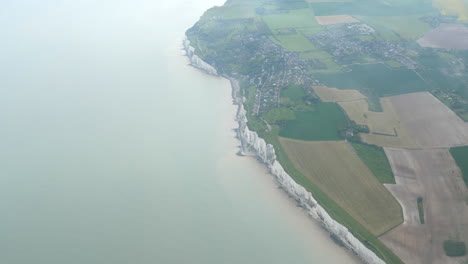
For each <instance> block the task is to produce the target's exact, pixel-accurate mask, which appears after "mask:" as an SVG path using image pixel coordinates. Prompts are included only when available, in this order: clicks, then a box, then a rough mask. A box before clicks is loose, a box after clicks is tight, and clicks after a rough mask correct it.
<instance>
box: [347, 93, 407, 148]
mask: <svg viewBox="0 0 468 264" xmlns="http://www.w3.org/2000/svg"><path fill="white" fill-rule="evenodd" d="M338 104H339V105H340V106H341V107H342V108H343V110H344V111H345V112H346V114H347V115H348V117H349V119H351V120H353V121H354V122H356V124H359V125H366V126H368V127H369V131H370V134H361V139H362V140H363V141H364V142H366V143H368V144H373V145H378V146H382V147H399V148H414V147H416V145H415V143H414V142H413V140H412V139H411V138H410V137H409V136H408V133H407V130H406V129H405V127H404V126H402V124H401V122H400V118H399V117H398V115H397V114H396V112H395V109H394V108H393V106H392V104H391V103H390V101H389V100H388V98H382V99H381V100H380V104H381V105H382V110H383V111H382V112H373V111H369V110H368V109H369V106H368V103H367V101H366V100H356V101H349V102H339V103H338Z"/></svg>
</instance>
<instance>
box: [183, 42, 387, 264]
mask: <svg viewBox="0 0 468 264" xmlns="http://www.w3.org/2000/svg"><path fill="white" fill-rule="evenodd" d="M183 48H184V50H185V52H186V55H187V56H188V57H189V59H190V63H191V65H192V66H193V67H195V68H198V69H200V70H202V71H204V72H205V73H208V74H211V75H215V76H219V75H218V73H217V71H216V69H215V68H214V67H213V66H211V65H209V64H208V63H206V62H204V61H203V60H202V59H201V58H200V57H198V56H197V55H196V54H195V53H194V48H193V47H192V46H190V41H189V40H188V39H185V40H184V41H183ZM220 77H223V78H226V79H228V80H229V81H230V83H231V88H232V100H233V104H234V105H237V113H236V122H237V124H238V128H237V138H238V139H239V141H240V142H241V150H240V154H242V155H248V156H253V157H256V158H257V159H258V160H260V161H261V162H262V163H264V164H265V166H266V167H267V168H268V170H269V172H270V174H271V175H272V176H274V178H275V179H276V181H277V182H278V184H279V185H280V187H281V188H282V189H283V190H284V191H285V192H286V193H287V194H288V195H290V196H291V197H293V198H294V199H295V200H296V201H297V203H298V204H299V205H300V206H301V207H302V208H303V209H304V210H305V211H306V212H307V213H308V214H309V215H310V216H312V217H313V218H314V219H317V220H318V221H319V222H320V223H321V226H322V227H323V228H324V229H325V230H326V231H327V232H329V233H330V235H331V236H332V237H333V238H334V239H336V240H339V241H340V243H341V244H342V245H343V246H344V247H346V248H347V249H349V250H351V251H353V252H354V253H355V254H356V255H357V256H359V257H360V258H361V259H362V260H363V261H364V263H376V264H381V263H382V264H384V263H385V262H384V261H383V260H381V259H380V258H379V257H378V256H377V255H376V254H375V253H374V252H372V251H371V250H370V249H368V248H367V247H366V246H364V245H363V244H362V243H361V241H359V240H358V239H357V238H356V237H354V235H353V234H351V233H350V232H349V230H348V229H347V228H346V227H344V226H343V225H341V224H339V223H338V222H336V221H335V220H334V219H332V218H331V217H330V215H329V214H328V213H327V212H326V211H325V210H324V209H323V208H322V207H321V206H320V204H318V202H317V201H316V200H315V199H314V197H313V196H312V194H311V193H310V192H308V191H307V190H306V189H305V188H304V187H303V186H301V185H299V184H298V183H296V182H295V181H294V180H293V178H292V177H291V176H290V175H289V174H287V173H286V171H285V170H284V169H283V167H282V166H281V164H280V163H279V162H278V161H277V160H276V154H275V149H274V147H273V145H271V144H267V143H266V142H265V140H264V139H263V138H260V137H259V136H258V134H257V133H256V132H254V131H250V130H249V128H248V126H247V123H248V119H247V115H246V110H245V109H244V105H243V99H242V98H239V97H237V91H238V90H239V86H238V82H237V80H235V79H233V78H230V77H229V76H220Z"/></svg>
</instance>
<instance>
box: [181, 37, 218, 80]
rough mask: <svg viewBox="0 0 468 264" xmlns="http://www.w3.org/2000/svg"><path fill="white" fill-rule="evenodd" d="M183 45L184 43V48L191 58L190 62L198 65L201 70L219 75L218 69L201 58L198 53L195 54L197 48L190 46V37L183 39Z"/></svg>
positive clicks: (195, 65) (194, 65)
mask: <svg viewBox="0 0 468 264" xmlns="http://www.w3.org/2000/svg"><path fill="white" fill-rule="evenodd" d="M183 45H184V49H185V51H186V53H187V56H188V57H189V59H190V64H191V65H192V66H193V67H196V68H198V69H200V70H203V71H205V72H207V73H208V74H212V75H218V71H216V69H215V68H214V67H213V66H211V65H209V64H208V63H206V62H204V61H203V60H202V59H200V57H198V56H197V55H196V54H195V49H194V48H193V47H192V46H190V41H189V40H188V39H185V40H184V41H183Z"/></svg>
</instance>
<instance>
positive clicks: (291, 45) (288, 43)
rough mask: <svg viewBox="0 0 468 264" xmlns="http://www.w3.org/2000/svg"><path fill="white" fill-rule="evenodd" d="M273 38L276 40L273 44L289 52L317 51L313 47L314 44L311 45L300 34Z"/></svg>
mask: <svg viewBox="0 0 468 264" xmlns="http://www.w3.org/2000/svg"><path fill="white" fill-rule="evenodd" d="M274 38H275V39H276V40H277V41H275V42H276V43H277V44H278V45H280V46H282V47H283V48H285V49H287V50H289V51H293V52H296V51H297V52H301V51H308V50H316V49H317V47H315V46H314V44H312V42H310V40H309V39H307V38H306V37H304V35H302V34H290V35H275V36H274Z"/></svg>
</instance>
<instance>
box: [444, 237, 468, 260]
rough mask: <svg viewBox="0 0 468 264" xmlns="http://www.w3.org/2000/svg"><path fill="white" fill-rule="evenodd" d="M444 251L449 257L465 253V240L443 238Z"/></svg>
mask: <svg viewBox="0 0 468 264" xmlns="http://www.w3.org/2000/svg"><path fill="white" fill-rule="evenodd" d="M444 251H445V254H446V255H447V256H449V257H461V256H465V255H466V245H465V242H462V241H456V240H445V241H444Z"/></svg>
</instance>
